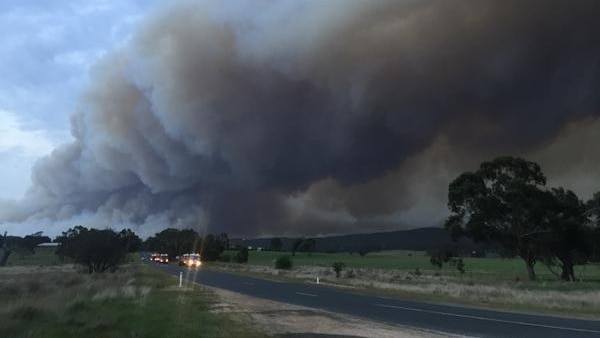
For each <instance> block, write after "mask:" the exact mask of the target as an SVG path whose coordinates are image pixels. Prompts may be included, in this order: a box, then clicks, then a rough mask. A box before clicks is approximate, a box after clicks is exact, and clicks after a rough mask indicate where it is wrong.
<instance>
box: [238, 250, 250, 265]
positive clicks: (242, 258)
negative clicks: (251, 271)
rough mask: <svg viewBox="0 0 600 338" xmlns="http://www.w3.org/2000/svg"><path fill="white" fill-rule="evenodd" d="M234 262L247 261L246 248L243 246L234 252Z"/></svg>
mask: <svg viewBox="0 0 600 338" xmlns="http://www.w3.org/2000/svg"><path fill="white" fill-rule="evenodd" d="M235 262H236V263H248V248H247V247H243V248H241V249H240V250H239V251H238V252H237V253H236V254H235Z"/></svg>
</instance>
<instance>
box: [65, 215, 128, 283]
mask: <svg viewBox="0 0 600 338" xmlns="http://www.w3.org/2000/svg"><path fill="white" fill-rule="evenodd" d="M58 238H59V241H60V243H61V244H60V245H59V247H58V249H57V254H58V255H59V256H62V257H69V258H72V259H73V261H74V262H75V263H78V264H81V265H83V266H84V267H86V269H87V271H88V272H89V273H92V272H104V271H114V270H116V268H117V265H119V264H121V263H124V262H125V258H126V255H127V251H126V248H125V245H124V244H123V241H122V240H121V238H120V237H119V235H118V234H117V233H116V232H115V231H114V230H111V229H105V230H98V229H87V228H85V227H82V226H80V225H78V226H76V227H74V228H72V229H69V230H67V231H66V232H63V234H62V235H61V236H59V237H58Z"/></svg>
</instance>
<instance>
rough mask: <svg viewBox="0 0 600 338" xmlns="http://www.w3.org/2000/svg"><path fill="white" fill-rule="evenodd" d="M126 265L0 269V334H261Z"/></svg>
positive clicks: (195, 295)
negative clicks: (102, 269)
mask: <svg viewBox="0 0 600 338" xmlns="http://www.w3.org/2000/svg"><path fill="white" fill-rule="evenodd" d="M176 283H177V282H176V281H175V279H174V278H172V277H171V276H168V275H166V274H164V273H162V272H160V271H156V270H153V269H151V268H149V267H146V266H142V265H141V264H132V265H129V266H127V267H124V268H123V269H121V270H119V271H118V272H116V273H106V274H96V275H85V274H81V273H78V272H76V271H74V270H73V269H72V268H70V269H65V270H63V271H60V270H59V269H56V268H54V269H51V270H44V269H40V268H32V269H30V270H29V271H24V270H23V269H19V270H18V273H11V271H10V268H7V269H5V270H0V337H14V338H19V337H48V338H52V337H61V338H62V337H128V338H131V337H149V338H151V337H156V338H165V337H242V338H253V337H266V336H267V335H265V334H264V333H261V332H259V331H257V330H256V329H255V328H253V327H252V326H251V325H250V324H249V323H248V322H246V321H244V319H243V318H240V317H236V316H234V315H229V314H215V313H212V312H211V311H210V307H211V305H212V304H213V303H214V302H215V298H214V297H215V296H214V295H213V294H212V293H210V292H208V291H204V290H201V289H199V288H195V287H194V285H189V286H188V287H185V288H181V289H180V288H178V287H176Z"/></svg>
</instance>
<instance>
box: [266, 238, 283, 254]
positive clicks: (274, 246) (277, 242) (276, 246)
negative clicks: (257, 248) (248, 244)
mask: <svg viewBox="0 0 600 338" xmlns="http://www.w3.org/2000/svg"><path fill="white" fill-rule="evenodd" d="M269 249H270V250H271V251H281V250H282V249H283V242H282V241H281V238H277V237H275V238H272V239H271V244H270V245H269Z"/></svg>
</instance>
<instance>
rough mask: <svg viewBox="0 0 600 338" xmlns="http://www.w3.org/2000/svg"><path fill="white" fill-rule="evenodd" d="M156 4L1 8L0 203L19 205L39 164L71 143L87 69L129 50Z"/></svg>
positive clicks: (28, 0) (12, 3)
mask: <svg viewBox="0 0 600 338" xmlns="http://www.w3.org/2000/svg"><path fill="white" fill-rule="evenodd" d="M155 3H156V1H146V0H143V1H142V0H139V1H137V0H123V1H108V0H90V1H87V0H86V1H67V0H64V1H62V0H51V1H37V0H5V1H2V2H0V23H1V25H0V36H2V39H1V41H0V182H1V186H2V189H1V190H0V198H4V199H20V198H22V197H23V195H24V193H25V191H26V189H27V188H29V186H30V185H31V179H30V175H31V167H32V165H33V164H34V162H35V161H36V160H37V159H38V158H40V157H42V156H44V155H48V154H49V153H50V152H51V151H52V150H53V149H54V148H56V147H57V146H58V145H60V144H63V143H66V142H69V141H70V140H71V139H72V137H71V134H70V122H69V119H70V116H71V114H72V113H73V111H74V109H75V106H76V103H77V101H78V98H79V97H80V95H81V93H82V90H83V89H84V88H85V86H86V85H87V84H88V82H89V70H90V67H91V66H92V65H93V64H94V63H96V62H97V61H98V60H99V59H100V58H101V57H102V56H103V55H105V54H106V53H107V51H110V50H113V49H115V48H118V46H121V45H123V44H125V43H126V41H127V40H128V39H129V37H130V35H131V34H132V31H133V30H134V28H135V26H136V23H137V22H138V21H139V20H140V19H141V18H142V17H143V16H144V15H146V14H147V13H148V11H150V10H151V9H152V7H153V6H154V5H155Z"/></svg>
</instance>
